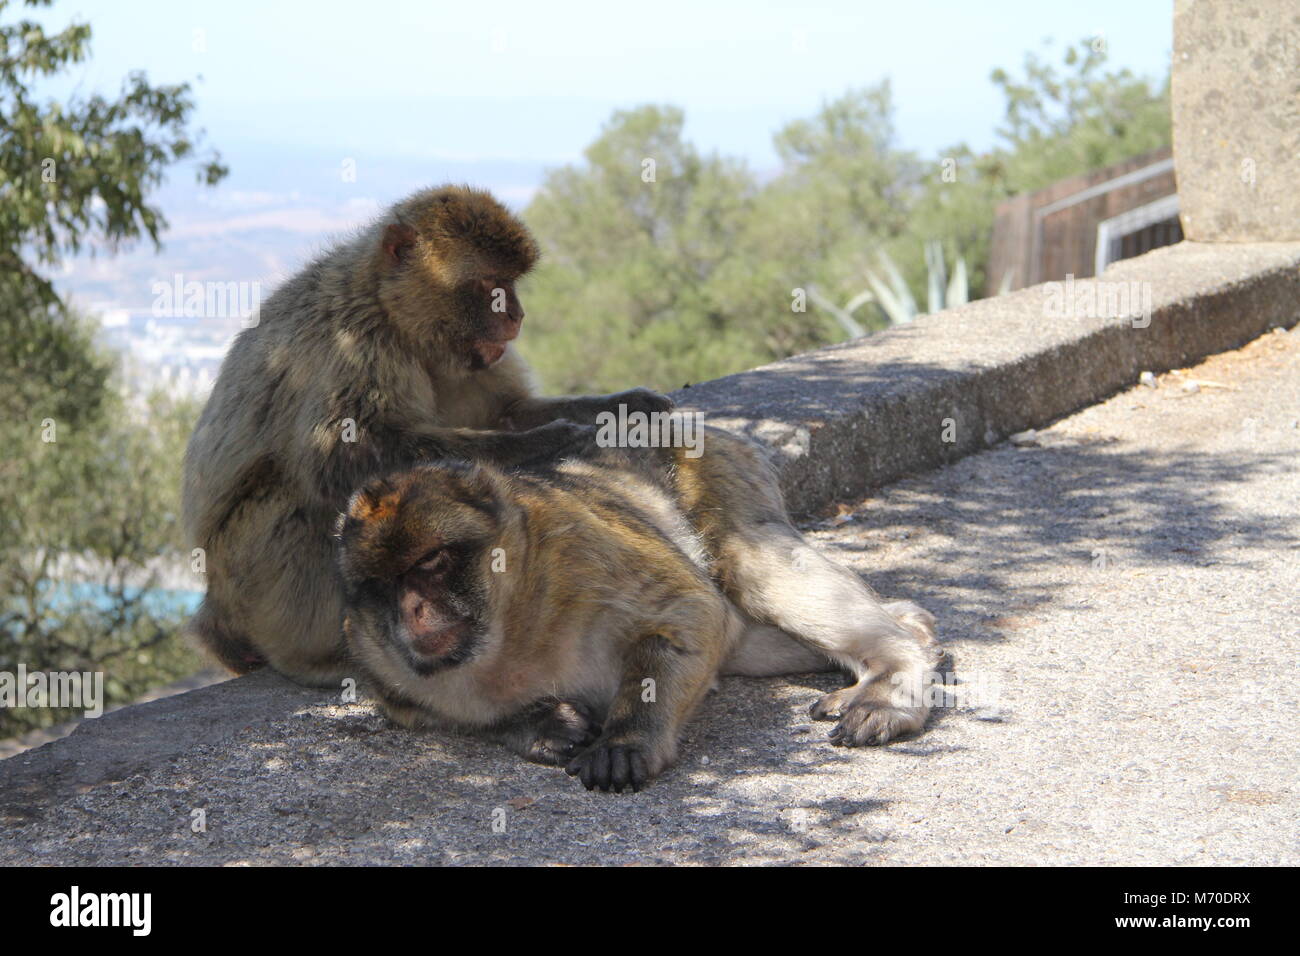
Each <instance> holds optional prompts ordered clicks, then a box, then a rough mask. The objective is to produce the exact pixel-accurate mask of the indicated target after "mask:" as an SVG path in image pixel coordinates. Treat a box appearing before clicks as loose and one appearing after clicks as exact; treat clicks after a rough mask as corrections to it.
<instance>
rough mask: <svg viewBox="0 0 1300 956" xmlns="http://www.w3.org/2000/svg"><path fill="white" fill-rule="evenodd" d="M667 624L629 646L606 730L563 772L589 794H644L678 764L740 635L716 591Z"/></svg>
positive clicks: (690, 600) (678, 609) (682, 605)
mask: <svg viewBox="0 0 1300 956" xmlns="http://www.w3.org/2000/svg"><path fill="white" fill-rule="evenodd" d="M669 616H670V620H666V621H662V622H660V626H657V627H655V628H653V629H651V630H649V631H643V632H642V636H639V637H637V638H635V639H634V640H632V641H631V642H630V643H629V645H628V647H627V649H626V651H625V652H624V655H623V670H622V674H621V676H620V680H619V686H618V692H617V694H616V695H615V697H614V701H613V703H612V704H611V705H610V708H609V712H608V714H607V716H606V719H605V721H604V730H603V731H602V733H601V735H600V737H599V738H597V740H596V742H595V743H593V744H592V745H591V746H590V747H588V748H587V749H585V750H584V751H582V752H581V753H580V754H578V755H577V756H576V757H574V758H573V759H572V760H571V761H569V763H568V765H567V766H566V767H565V772H566V773H568V774H569V775H570V776H576V777H578V778H579V779H581V780H582V783H583V785H584V786H585V787H586V788H587V789H588V790H592V789H600V790H610V789H614V790H617V791H619V792H622V791H623V789H624V788H625V787H629V786H630V787H631V788H632V789H633V790H640V789H641V787H642V786H644V785H645V784H646V783H647V782H648V781H649V780H650V779H651V778H652V777H654V776H655V775H657V774H658V773H659V772H660V771H661V770H662V769H663V768H664V767H666V766H667V765H668V764H669V763H671V762H672V760H673V758H674V757H675V756H676V755H677V737H678V734H679V733H680V732H681V728H682V726H683V725H684V724H685V722H686V720H687V719H688V718H689V717H690V715H691V713H692V712H693V711H694V710H695V708H696V706H697V705H698V704H699V703H700V701H701V700H703V699H704V695H705V694H707V693H708V691H709V688H710V687H711V686H712V684H713V681H714V678H715V677H716V675H717V673H718V668H719V667H720V666H721V662H722V660H723V658H724V657H725V656H726V654H727V653H728V651H729V650H730V647H731V644H732V642H733V640H734V639H735V637H736V636H737V634H738V630H739V622H738V620H737V619H736V618H735V616H734V614H732V613H730V612H729V609H728V608H727V607H726V606H725V602H724V601H723V600H722V599H721V597H720V596H719V595H718V594H717V593H716V592H713V591H712V589H708V591H701V592H700V593H698V594H697V595H690V596H687V597H685V598H683V599H682V600H681V601H679V602H677V603H676V604H675V606H674V607H673V609H672V610H671V611H670V612H669Z"/></svg>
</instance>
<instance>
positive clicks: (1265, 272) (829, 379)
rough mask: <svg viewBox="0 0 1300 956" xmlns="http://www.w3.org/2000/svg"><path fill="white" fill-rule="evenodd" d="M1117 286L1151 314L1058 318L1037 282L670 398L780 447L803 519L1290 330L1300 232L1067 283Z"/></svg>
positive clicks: (1171, 252)
mask: <svg viewBox="0 0 1300 956" xmlns="http://www.w3.org/2000/svg"><path fill="white" fill-rule="evenodd" d="M1118 282H1130V283H1132V282H1135V283H1139V284H1140V285H1139V286H1138V289H1139V290H1141V291H1143V292H1145V291H1146V290H1149V293H1150V303H1151V314H1150V325H1148V326H1147V327H1145V328H1135V327H1134V322H1133V318H1132V317H1131V316H1129V315H1124V316H1115V317H1111V318H1093V317H1090V316H1087V315H1065V316H1061V315H1053V314H1050V313H1049V310H1048V298H1047V294H1046V292H1045V288H1046V286H1044V285H1039V286H1032V287H1030V288H1027V289H1022V290H1020V291H1018V292H1013V293H1010V294H1008V295H1004V296H999V297H998V298H994V299H982V300H980V301H977V302H972V303H970V304H969V305H965V306H962V307H960V308H956V309H948V310H946V311H944V312H941V313H939V314H936V315H931V316H925V317H923V318H920V319H917V320H916V321H915V322H913V323H912V324H911V325H908V326H903V327H899V328H894V329H889V330H887V331H884V332H880V333H878V334H876V335H872V336H868V337H867V338H864V339H857V340H855V341H853V342H848V343H845V344H844V345H840V346H836V347H832V348H827V349H821V350H819V351H816V352H810V353H808V354H805V355H797V356H794V357H793V358H789V359H785V360H783V361H780V362H774V363H772V364H771V365H765V366H763V367H761V368H756V369H752V370H750V371H748V372H740V373H739V374H736V375H728V376H726V377H725V378H720V379H716V380H714V381H711V382H704V383H702V384H700V385H697V386H694V387H692V388H689V389H683V390H681V391H679V392H677V393H675V396H674V397H675V398H676V399H677V400H678V401H679V403H681V404H682V405H683V406H684V407H689V408H693V409H698V410H701V411H703V412H704V413H705V415H706V417H707V420H708V421H709V422H710V423H711V424H713V425H717V426H720V427H722V428H727V429H731V430H733V431H738V432H742V433H744V434H747V435H749V436H751V437H753V438H756V439H758V440H759V441H761V442H763V443H764V444H766V445H768V446H769V447H770V448H772V450H773V451H774V452H775V454H776V457H777V461H778V464H779V467H780V469H781V473H782V483H783V486H784V490H785V495H786V501H787V503H788V505H789V506H790V509H791V511H793V512H794V513H795V514H797V515H809V514H812V513H815V512H817V511H819V510H821V509H823V508H825V507H826V506H827V505H829V504H831V503H832V502H835V501H837V500H841V499H844V498H848V497H853V496H860V495H862V494H863V493H864V492H866V491H867V490H868V489H870V488H873V487H876V486H879V485H882V484H885V483H888V482H890V481H893V480H895V479H897V478H900V477H902V476H904V475H907V474H910V473H914V472H917V471H922V470H924V469H928V468H934V467H936V466H938V465H941V464H944V463H946V462H950V461H953V460H955V459H957V458H960V457H962V456H964V455H967V454H970V453H971V452H972V451H975V450H977V449H979V448H983V447H985V446H987V445H990V444H994V443H995V442H996V441H998V440H1001V439H1002V438H1004V437H1006V436H1007V435H1010V434H1014V433H1015V432H1018V431H1023V430H1025V429H1028V428H1033V427H1037V426H1040V425H1043V424H1046V423H1047V422H1050V421H1053V420H1054V419H1057V418H1060V417H1061V416H1062V415H1066V414H1068V413H1070V412H1072V411H1075V410H1077V409H1079V408H1082V407H1084V406H1086V405H1090V404H1093V403H1095V402H1097V401H1099V400H1101V399H1102V398H1105V397H1106V396H1108V395H1111V394H1113V393H1114V392H1116V391H1118V390H1119V389H1121V388H1124V387H1126V386H1130V385H1132V384H1134V383H1135V382H1136V381H1137V379H1138V376H1139V375H1140V374H1141V373H1142V372H1143V371H1153V372H1161V371H1166V370H1168V369H1172V368H1181V367H1183V366H1186V365H1188V364H1190V363H1192V362H1194V361H1195V360H1197V359H1200V358H1203V357H1204V356H1206V355H1210V354H1213V353H1215V352H1221V351H1224V350H1227V349H1230V348H1234V347H1236V346H1239V345H1241V344H1243V343H1245V342H1247V341H1249V340H1250V339H1252V338H1254V337H1256V336H1258V335H1259V334H1261V333H1262V332H1264V331H1266V330H1267V329H1269V328H1271V327H1275V326H1282V327H1287V328H1289V327H1290V326H1292V325H1294V324H1295V323H1296V322H1297V320H1300V243H1258V244H1243V245H1231V246H1225V245H1213V244H1201V243H1191V242H1184V243H1180V244H1179V245H1176V246H1170V247H1166V248H1164V249H1157V250H1155V251H1154V252H1151V253H1148V254H1147V255H1144V256H1140V257H1138V258H1135V259H1128V260H1124V261H1122V262H1118V263H1115V264H1114V265H1113V266H1111V267H1110V268H1109V269H1107V270H1106V272H1105V273H1104V274H1103V275H1102V276H1101V277H1100V278H1099V279H1085V280H1079V281H1078V282H1076V283H1075V284H1074V292H1075V294H1076V296H1078V295H1080V294H1084V293H1086V291H1087V290H1088V289H1089V288H1094V289H1095V286H1096V284H1097V283H1100V284H1101V286H1102V287H1105V286H1106V285H1107V284H1108V283H1118ZM1048 285H1050V283H1049V284H1048ZM945 419H952V420H953V422H954V423H955V428H954V429H953V430H952V434H951V436H949V437H951V438H952V439H953V440H951V441H945V440H944V438H945V437H946V436H945V434H944V423H945Z"/></svg>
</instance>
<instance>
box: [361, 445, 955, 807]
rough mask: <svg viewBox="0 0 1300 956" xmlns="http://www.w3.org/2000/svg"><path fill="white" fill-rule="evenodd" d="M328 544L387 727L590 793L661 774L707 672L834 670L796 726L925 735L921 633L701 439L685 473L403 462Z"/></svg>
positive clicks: (909, 612) (931, 662)
mask: <svg viewBox="0 0 1300 956" xmlns="http://www.w3.org/2000/svg"><path fill="white" fill-rule="evenodd" d="M339 538H340V549H339V566H340V570H341V572H342V580H343V582H344V591H345V604H346V607H345V612H344V632H345V634H346V635H347V639H348V641H349V645H350V647H351V649H352V653H353V656H354V657H355V658H356V660H357V661H358V663H359V664H360V665H361V667H362V668H363V670H364V671H365V672H366V674H367V676H368V677H369V679H370V683H371V684H372V686H373V687H374V689H375V691H376V693H377V695H378V697H379V699H380V701H381V703H382V705H383V707H384V709H385V710H386V712H387V713H388V714H389V715H390V716H391V717H392V718H393V719H394V720H396V721H398V722H399V723H402V724H404V725H407V726H417V727H418V726H437V725H444V724H445V725H460V726H469V727H477V728H483V729H487V730H489V731H491V732H494V733H495V734H496V735H497V736H498V737H500V738H501V739H502V740H504V741H505V742H506V743H507V744H508V745H509V746H511V747H512V749H514V750H515V751H516V752H518V753H520V754H521V755H522V756H524V757H526V758H528V759H530V760H534V761H537V762H539V763H549V764H565V765H566V769H567V770H568V772H569V773H570V774H574V775H577V776H579V777H580V779H581V780H582V782H583V784H585V785H586V787H587V788H588V789H596V788H598V789H601V790H611V789H612V790H617V791H620V792H621V791H622V790H623V789H625V788H627V787H631V788H632V789H633V790H637V789H640V788H641V787H642V786H644V785H645V783H646V782H647V781H648V780H650V779H651V778H652V777H654V776H655V775H656V774H658V773H659V772H660V771H661V770H662V769H663V768H664V767H665V766H666V765H667V764H668V763H670V762H671V761H672V759H673V757H674V755H675V753H676V747H677V740H678V736H679V734H680V731H681V728H682V726H683V725H684V723H685V721H686V720H687V718H688V717H689V716H690V714H691V712H692V711H693V710H694V709H695V707H696V705H697V704H698V703H699V702H700V700H701V699H702V698H703V697H704V695H705V693H707V691H708V689H709V688H710V687H711V686H712V685H713V683H714V681H715V679H716V677H717V675H718V674H719V673H733V674H746V675H750V676H771V675H777V674H791V673H800V672H807V671H814V670H825V669H827V665H828V664H831V663H835V664H839V665H841V666H843V667H844V668H846V669H847V670H849V671H850V672H851V673H852V674H853V675H854V677H855V678H857V680H856V682H855V684H854V685H853V686H851V687H849V688H845V689H844V690H841V691H837V692H835V693H832V694H827V695H826V696H824V697H823V698H821V700H819V701H818V702H817V703H816V704H814V705H813V709H812V713H813V716H815V717H820V718H832V717H836V718H839V721H840V722H839V724H838V726H837V727H836V728H835V729H834V730H833V731H832V734H831V737H832V739H833V740H834V741H835V742H836V743H839V744H845V745H856V744H873V743H884V742H886V741H888V740H890V739H892V738H893V737H895V736H897V735H899V734H902V733H908V732H911V731H915V730H919V729H920V727H921V726H922V724H923V723H924V721H925V717H926V713H927V710H928V708H927V707H926V705H925V703H924V702H923V695H922V694H921V690H922V688H923V686H924V685H925V684H926V683H928V681H929V675H930V674H931V673H932V671H933V668H934V666H935V665H936V664H937V662H938V659H939V653H938V650H937V648H936V646H935V643H934V637H933V630H932V625H933V621H934V619H933V618H932V617H931V616H930V615H929V614H928V613H927V612H926V611H924V610H922V609H921V608H919V607H917V606H916V605H914V604H911V603H909V602H905V601H893V602H882V601H881V600H880V599H879V598H878V597H877V596H876V595H875V593H874V592H873V591H872V590H871V589H870V588H868V587H867V586H866V585H865V584H863V583H862V582H861V580H860V579H859V578H858V576H857V575H856V574H854V573H853V572H851V571H850V570H848V569H847V568H844V567H842V566H840V565H837V564H835V563H834V562H832V561H829V560H828V559H826V558H825V557H823V556H822V555H821V554H819V553H818V552H817V551H815V550H813V549H812V548H811V547H809V545H808V544H807V543H806V542H804V541H803V539H802V538H801V537H800V535H799V534H798V532H797V531H796V530H795V529H794V527H793V526H792V525H791V524H790V522H789V520H788V518H787V517H786V514H785V508H784V505H783V503H782V501H781V495H780V491H779V488H778V486H777V483H776V475H775V473H774V471H773V470H772V468H771V467H770V465H769V464H768V462H767V461H766V459H765V458H764V457H763V456H762V455H761V453H759V451H758V450H757V449H756V448H755V447H754V446H752V445H751V444H749V443H748V442H747V441H744V440H742V439H739V438H736V437H734V436H731V435H729V434H727V433H725V432H722V431H719V430H717V429H709V430H708V431H707V433H706V439H705V444H704V454H703V455H702V456H701V457H699V458H691V457H689V456H687V455H686V454H685V453H684V452H683V450H682V449H671V448H669V449H635V450H633V449H601V450H598V451H595V452H589V453H587V454H585V455H583V456H581V457H580V458H575V459H569V460H566V461H563V462H561V463H559V464H556V465H553V466H551V467H548V468H532V469H516V470H513V471H510V472H506V471H503V470H501V469H498V468H494V467H491V466H488V465H479V464H474V465H471V464H465V463H454V462H437V463H430V464H425V465H421V466H418V467H416V468H414V469H411V470H408V471H404V472H399V473H396V474H392V475H388V476H385V477H381V478H378V479H376V480H374V481H372V482H371V483H369V484H367V485H366V486H365V487H364V488H363V489H362V490H360V491H359V492H357V493H356V494H355V495H354V496H353V497H352V499H351V501H350V502H349V505H348V510H347V512H346V514H344V515H343V516H342V517H341V520H340V523H339ZM900 693H901V694H902V695H903V696H902V698H900V697H899V695H900Z"/></svg>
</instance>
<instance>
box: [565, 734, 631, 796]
mask: <svg viewBox="0 0 1300 956" xmlns="http://www.w3.org/2000/svg"><path fill="white" fill-rule="evenodd" d="M564 772H565V773H567V774H568V775H569V776H570V777H577V778H578V779H579V780H581V781H582V785H583V786H584V787H586V788H587V789H588V790H604V791H605V792H607V793H608V792H609V791H610V790H614V791H616V792H618V793H622V792H623V789H624V788H625V787H631V788H632V790H634V791H636V790H640V789H641V788H642V787H644V786H645V785H646V784H647V783H649V782H650V778H651V776H653V774H652V773H651V771H650V761H649V760H648V759H647V758H646V754H645V752H644V751H643V750H642V749H641V748H640V747H638V746H636V745H634V744H615V743H612V742H610V741H608V740H599V741H597V742H596V743H594V744H592V745H591V746H590V747H588V748H587V749H586V750H584V751H583V752H582V753H580V754H578V756H576V757H574V758H573V759H572V760H571V761H569V765H568V766H567V767H565V768H564Z"/></svg>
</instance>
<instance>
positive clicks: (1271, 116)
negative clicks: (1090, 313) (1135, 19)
mask: <svg viewBox="0 0 1300 956" xmlns="http://www.w3.org/2000/svg"><path fill="white" fill-rule="evenodd" d="M1171 84H1172V91H1171V92H1172V107H1173V132H1174V171H1175V174H1176V176H1177V178H1178V201H1179V206H1180V208H1181V213H1180V214H1181V216H1182V220H1183V233H1184V234H1185V235H1186V237H1187V238H1188V239H1192V240H1195V241H1199V242H1268V241H1284V240H1295V239H1300V0H1175V2H1174V59H1173V70H1172V79H1171Z"/></svg>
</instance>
